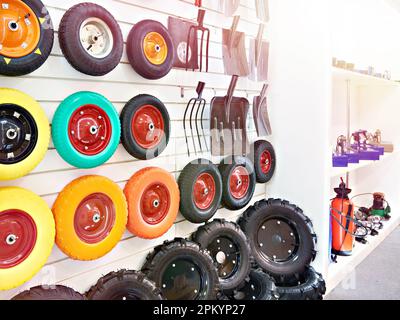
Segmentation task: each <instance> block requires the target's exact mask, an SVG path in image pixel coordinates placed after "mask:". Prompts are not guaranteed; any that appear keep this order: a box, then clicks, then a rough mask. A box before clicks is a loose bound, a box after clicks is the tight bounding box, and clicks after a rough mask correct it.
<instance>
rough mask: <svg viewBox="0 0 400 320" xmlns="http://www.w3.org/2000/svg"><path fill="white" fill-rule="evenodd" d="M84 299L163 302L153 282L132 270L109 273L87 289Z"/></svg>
mask: <svg viewBox="0 0 400 320" xmlns="http://www.w3.org/2000/svg"><path fill="white" fill-rule="evenodd" d="M86 297H87V299H88V300H163V298H162V297H161V292H160V290H159V289H158V288H157V287H156V285H155V284H154V282H152V281H150V280H149V279H147V278H146V277H145V275H144V274H143V273H141V272H138V271H133V270H119V271H117V272H110V273H109V274H107V275H105V276H104V277H102V278H101V279H99V281H97V283H96V285H94V286H93V287H91V288H90V289H89V291H88V292H87V293H86Z"/></svg>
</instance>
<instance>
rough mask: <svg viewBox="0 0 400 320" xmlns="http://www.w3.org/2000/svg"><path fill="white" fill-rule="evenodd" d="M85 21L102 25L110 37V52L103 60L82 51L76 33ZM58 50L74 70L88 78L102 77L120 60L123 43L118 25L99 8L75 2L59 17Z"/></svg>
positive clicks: (105, 11) (104, 10) (90, 4)
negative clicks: (109, 32) (97, 22)
mask: <svg viewBox="0 0 400 320" xmlns="http://www.w3.org/2000/svg"><path fill="white" fill-rule="evenodd" d="M88 18H98V19H100V20H102V21H103V22H105V23H106V24H107V26H108V27H109V28H110V30H111V33H112V35H113V49H112V51H111V52H110V53H109V55H108V56H106V57H104V58H100V59H98V58H95V57H93V56H91V55H90V54H88V53H87V52H86V50H85V49H84V48H83V46H82V44H81V41H80V37H79V31H80V27H81V24H82V23H83V22H84V21H85V20H86V19H88ZM58 38H59V42H60V47H61V50H62V52H63V53H64V56H65V58H66V59H67V60H68V62H69V64H70V65H71V66H72V67H74V68H75V69H76V70H78V71H80V72H82V73H84V74H87V75H91V76H103V75H105V74H107V73H109V72H111V71H112V70H114V69H115V68H116V67H117V65H118V64H119V62H120V61H121V57H122V53H123V48H124V41H123V38H122V32H121V29H120V27H119V25H118V22H117V21H116V20H115V19H114V17H113V16H112V15H111V13H109V12H108V11H107V10H106V9H104V8H103V7H101V6H99V5H97V4H94V3H89V2H84V3H79V4H77V5H75V6H73V7H72V8H70V9H69V10H68V11H67V12H66V13H65V14H64V16H63V17H62V19H61V22H60V27H59V29H58Z"/></svg>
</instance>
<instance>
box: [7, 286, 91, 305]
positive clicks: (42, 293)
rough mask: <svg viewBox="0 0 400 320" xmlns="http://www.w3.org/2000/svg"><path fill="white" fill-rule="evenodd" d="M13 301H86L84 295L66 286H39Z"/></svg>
mask: <svg viewBox="0 0 400 320" xmlns="http://www.w3.org/2000/svg"><path fill="white" fill-rule="evenodd" d="M11 300H37V301H38V300H86V299H85V297H84V296H83V295H81V294H80V293H78V292H76V291H75V290H73V289H71V288H68V287H64V286H37V287H34V288H31V289H29V290H27V291H24V292H21V293H20V294H18V295H16V296H15V297H14V298H12V299H11Z"/></svg>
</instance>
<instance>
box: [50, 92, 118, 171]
mask: <svg viewBox="0 0 400 320" xmlns="http://www.w3.org/2000/svg"><path fill="white" fill-rule="evenodd" d="M52 135H53V142H54V146H55V147H56V149H57V152H58V153H59V154H60V156H61V157H62V158H63V159H64V160H65V161H66V162H68V163H69V164H71V165H73V166H75V167H77V168H84V169H89V168H94V167H97V166H100V165H102V164H103V163H105V162H106V161H108V160H109V159H110V158H111V157H112V155H113V154H114V152H115V151H116V150H117V148H118V145H119V142H120V137H121V124H120V121H119V115H118V112H117V110H115V108H114V106H113V105H112V104H111V102H110V101H108V100H107V99H106V98H105V97H103V96H102V95H100V94H98V93H94V92H77V93H74V94H72V95H71V96H69V97H68V98H67V99H65V100H64V101H63V102H62V103H61V104H60V106H59V107H58V108H57V111H56V113H55V114H54V117H53V123H52Z"/></svg>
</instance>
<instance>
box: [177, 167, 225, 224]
mask: <svg viewBox="0 0 400 320" xmlns="http://www.w3.org/2000/svg"><path fill="white" fill-rule="evenodd" d="M179 189H180V192H181V203H180V211H181V213H182V215H183V216H184V217H185V218H186V219H187V220H189V221H190V222H192V223H203V222H206V221H208V220H210V219H211V218H212V217H213V216H214V215H215V213H216V212H217V210H218V208H219V206H220V204H221V198H222V177H221V174H220V173H219V171H218V168H217V167H216V166H215V165H214V164H213V163H212V162H211V161H209V160H206V159H198V160H195V161H192V162H190V163H189V164H188V165H187V166H186V167H185V168H184V169H183V171H182V173H181V175H180V176H179Z"/></svg>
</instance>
